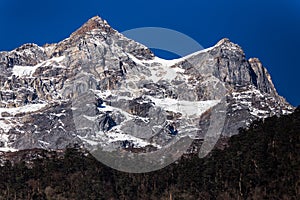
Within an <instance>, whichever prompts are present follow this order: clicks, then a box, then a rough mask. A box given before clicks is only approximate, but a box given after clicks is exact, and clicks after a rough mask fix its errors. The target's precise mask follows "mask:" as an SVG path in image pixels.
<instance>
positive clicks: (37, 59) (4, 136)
mask: <svg viewBox="0 0 300 200" xmlns="http://www.w3.org/2000/svg"><path fill="white" fill-rule="evenodd" d="M0 70H1V74H0V88H1V92H0V107H1V108H0V114H1V118H0V141H1V148H0V150H3V151H8V150H20V149H31V148H47V149H62V148H65V147H66V146H68V145H69V144H70V143H79V144H84V145H85V146H87V147H89V148H93V146H95V144H100V145H101V146H102V148H104V150H107V151H112V150H116V149H124V148H125V149H128V148H129V147H131V148H130V149H132V148H133V149H137V150H139V151H156V150H159V149H163V147H164V146H168V145H170V144H172V142H174V141H175V142H178V141H180V140H181V139H182V138H185V137H187V136H188V137H190V138H192V139H203V138H205V135H206V133H207V132H208V131H209V129H210V127H211V126H210V125H211V124H212V123H213V121H214V120H211V119H213V118H214V117H215V113H221V111H220V110H218V109H220V108H219V107H220V106H219V105H220V104H222V105H224V106H225V107H223V109H225V111H226V113H225V114H224V115H221V116H222V118H224V127H223V128H222V127H221V128H222V129H221V132H222V134H223V135H224V136H231V135H234V134H237V133H238V129H239V128H240V127H246V126H247V125H249V124H250V123H251V122H252V121H253V120H255V119H258V118H266V117H268V116H273V115H281V114H288V113H291V112H292V111H293V109H294V108H293V107H292V106H290V105H289V104H288V103H287V102H286V101H285V100H284V99H283V98H282V97H280V96H279V95H278V94H277V92H276V89H275V88H274V85H273V83H272V81H271V78H270V75H269V74H268V72H267V70H266V69H265V68H264V67H263V66H262V64H261V63H260V62H259V60H258V59H249V60H247V59H246V57H245V54H244V52H243V51H242V49H241V48H240V47H239V46H238V45H236V44H233V43H232V42H230V41H229V40H228V39H223V40H221V41H220V42H218V43H217V44H216V45H215V46H214V47H212V48H209V49H206V50H203V51H200V52H196V53H194V54H192V55H190V56H187V57H185V58H181V59H178V60H172V61H167V60H163V59H160V58H157V57H155V55H154V54H153V53H152V52H151V51H150V50H149V49H148V48H147V47H145V46H144V45H141V44H139V43H137V42H135V41H133V40H130V39H128V38H126V37H124V36H123V35H122V34H120V33H118V32H117V31H116V30H114V29H113V28H111V27H110V26H109V25H108V24H107V22H106V21H105V20H102V19H101V18H100V17H93V18H92V19H90V20H89V21H88V22H87V23H85V24H84V25H83V26H82V27H80V28H79V29H78V30H76V31H75V32H74V33H72V34H71V35H70V37H69V38H67V39H65V40H63V41H61V42H59V43H57V44H48V45H45V46H43V47H39V46H37V45H35V44H25V45H23V46H21V47H19V48H17V49H15V50H13V51H11V52H1V53H0ZM218 106H219V107H218ZM218 137H219V135H217V136H216V138H215V139H214V140H217V139H218Z"/></svg>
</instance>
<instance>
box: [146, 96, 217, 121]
mask: <svg viewBox="0 0 300 200" xmlns="http://www.w3.org/2000/svg"><path fill="white" fill-rule="evenodd" d="M148 97H149V98H150V99H151V100H152V101H153V102H154V103H155V105H157V106H159V107H161V108H163V109H165V110H168V111H172V112H180V113H182V114H183V115H185V117H191V116H195V115H196V116H200V115H201V114H202V113H204V112H205V111H206V110H208V109H209V108H211V107H213V106H215V105H217V104H218V103H220V100H208V101H179V100H176V99H171V98H165V99H157V98H154V97H151V96H148Z"/></svg>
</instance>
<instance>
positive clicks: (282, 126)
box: [0, 108, 300, 200]
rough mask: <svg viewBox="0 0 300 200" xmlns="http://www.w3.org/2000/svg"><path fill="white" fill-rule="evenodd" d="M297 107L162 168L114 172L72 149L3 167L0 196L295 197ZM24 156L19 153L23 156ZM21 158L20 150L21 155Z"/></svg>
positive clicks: (299, 141)
mask: <svg viewBox="0 0 300 200" xmlns="http://www.w3.org/2000/svg"><path fill="white" fill-rule="evenodd" d="M299 152H300V108H298V109H297V110H296V111H295V112H294V113H293V114H290V115H286V116H281V117H276V116H275V117H271V118H268V119H265V120H264V121H255V122H254V123H253V124H252V125H251V126H250V128H249V129H248V130H240V134H239V135H236V136H233V137H231V138H230V139H229V140H228V145H227V146H226V148H225V149H224V150H220V149H215V150H214V151H213V152H211V154H210V155H209V156H207V157H206V158H203V159H200V158H198V156H197V155H185V156H183V157H182V158H181V159H180V160H179V161H178V162H176V163H173V164H171V165H169V166H168V167H166V168H164V169H161V170H159V171H155V172H151V173H146V174H129V173H124V172H119V171H116V170H113V169H111V168H109V167H107V166H105V165H103V164H101V163H99V162H98V161H97V160H95V159H94V158H93V157H92V156H91V155H84V154H85V153H84V152H83V151H82V150H80V149H76V148H69V149H67V150H66V151H65V152H64V154H63V156H61V155H60V154H59V153H58V152H47V151H44V150H40V152H39V154H40V155H42V156H39V157H37V158H36V159H34V160H33V161H32V163H31V164H30V165H28V163H26V162H25V160H26V159H25V158H24V160H23V161H22V159H21V161H18V162H14V164H12V163H11V162H9V161H7V162H5V163H4V166H2V167H1V168H0V199H49V200H50V199H55V200H56V199H81V200H83V199H105V200H106V199H129V200H133V199H134V200H135V199H142V200H144V199H145V200H146V199H191V200H195V199H205V200H207V199H280V200H282V199H295V200H298V199H300V155H299ZM23 154H24V153H23ZM23 156H24V155H23Z"/></svg>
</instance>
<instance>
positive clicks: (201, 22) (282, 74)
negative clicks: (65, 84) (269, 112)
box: [0, 0, 300, 106]
mask: <svg viewBox="0 0 300 200" xmlns="http://www.w3.org/2000/svg"><path fill="white" fill-rule="evenodd" d="M95 15H99V16H101V17H102V18H104V19H106V20H107V21H108V22H109V24H110V25H111V26H112V27H113V28H115V29H117V30H118V31H120V32H121V31H125V30H128V29H132V28H137V27H146V26H154V27H164V28H170V29H174V30H177V31H180V32H182V33H184V34H187V35H189V36H190V37H192V38H194V39H195V40H197V41H198V42H199V43H200V44H201V45H202V46H203V47H210V46H212V45H214V44H215V43H216V42H217V41H218V40H220V39H221V38H224V37H228V38H229V39H230V40H231V41H233V42H235V43H238V44H239V45H240V46H242V48H243V49H244V51H245V53H246V56H247V57H248V58H250V57H258V58H259V59H260V60H261V61H262V62H263V64H264V66H266V67H267V69H268V70H269V72H270V74H271V75H272V78H273V81H274V84H275V86H276V88H277V90H278V92H279V94H280V95H282V96H284V97H286V99H287V100H288V101H289V102H290V103H292V104H293V105H295V106H296V105H300V89H299V87H300V68H299V67H300V66H299V60H300V59H299V57H300V55H299V53H300V1H299V0H263V1H262V0H244V1H241V0H150V1H144V0H139V1H137V0H130V1H126V0H119V1H113V0H106V1H104V0H83V1H82V0H81V1H76V0H26V1H25V0H1V1H0V27H1V31H0V50H12V49H14V48H16V47H18V46H20V45H21V44H23V43H28V42H34V43H37V44H39V45H43V44H44V43H53V42H58V41H60V40H62V39H64V38H66V37H68V36H69V35H70V33H72V32H73V31H74V30H75V29H77V28H78V27H80V26H81V25H82V24H83V23H84V22H85V21H87V20H88V19H89V18H91V17H93V16H95Z"/></svg>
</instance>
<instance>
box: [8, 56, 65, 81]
mask: <svg viewBox="0 0 300 200" xmlns="http://www.w3.org/2000/svg"><path fill="white" fill-rule="evenodd" d="M64 58H65V56H60V57H54V58H51V59H49V60H46V61H43V62H41V63H39V64H37V65H35V66H20V65H15V66H14V67H13V69H12V72H13V75H15V76H17V77H24V76H25V77H32V75H33V73H34V72H35V71H36V69H37V68H39V67H42V66H47V65H49V64H52V63H54V62H57V63H59V62H61V61H62V60H63V59H64ZM56 67H60V68H64V66H62V65H58V66H56Z"/></svg>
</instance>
